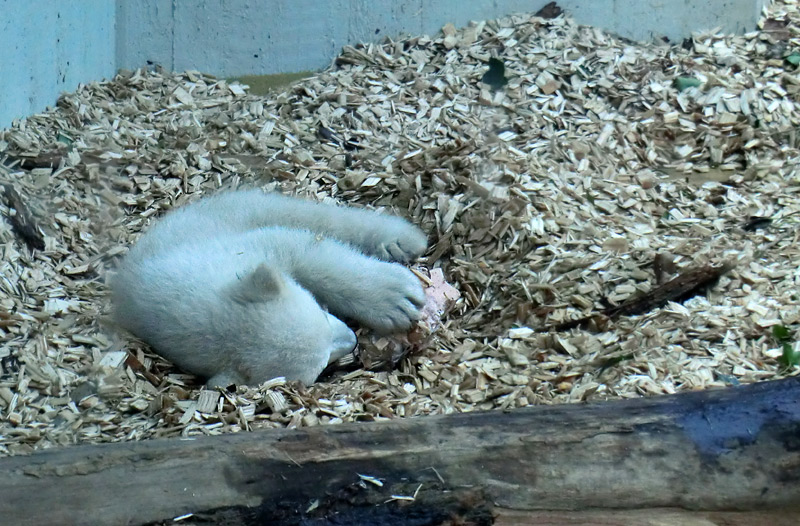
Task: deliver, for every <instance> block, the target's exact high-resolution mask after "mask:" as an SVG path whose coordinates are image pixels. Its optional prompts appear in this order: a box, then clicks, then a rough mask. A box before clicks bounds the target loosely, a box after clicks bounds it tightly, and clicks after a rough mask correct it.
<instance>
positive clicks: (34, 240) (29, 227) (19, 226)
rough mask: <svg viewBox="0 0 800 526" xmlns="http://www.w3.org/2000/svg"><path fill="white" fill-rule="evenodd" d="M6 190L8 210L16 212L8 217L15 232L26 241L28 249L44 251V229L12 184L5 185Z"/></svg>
mask: <svg viewBox="0 0 800 526" xmlns="http://www.w3.org/2000/svg"><path fill="white" fill-rule="evenodd" d="M4 190H5V196H6V200H7V201H8V208H9V209H10V210H13V211H14V214H13V215H10V216H9V217H8V221H9V222H10V223H11V226H12V228H13V229H14V232H16V233H17V235H18V236H19V237H21V238H22V240H23V241H25V244H26V245H28V247H30V248H32V249H33V248H35V249H37V250H44V237H43V236H42V229H41V228H39V226H38V225H37V224H36V221H35V220H34V219H33V214H31V212H30V211H29V210H28V207H27V206H26V205H25V201H23V200H22V197H21V196H20V195H19V193H18V192H17V191H16V190H15V189H14V187H13V186H11V185H10V184H7V185H5V186H4Z"/></svg>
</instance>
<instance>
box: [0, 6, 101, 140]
mask: <svg viewBox="0 0 800 526" xmlns="http://www.w3.org/2000/svg"><path fill="white" fill-rule="evenodd" d="M115 19H116V9H115V3H114V0H70V1H62V0H0V127H4V126H8V125H9V124H11V120H12V119H15V118H18V117H22V116H25V115H30V114H32V113H36V112H39V111H42V110H43V109H44V108H45V107H46V106H48V105H52V104H54V103H55V101H56V99H57V98H58V95H59V94H60V93H61V92H63V91H72V90H74V89H75V88H76V87H77V86H78V84H79V83H80V82H88V81H91V80H98V79H102V78H107V77H111V76H112V75H113V74H114V72H115V71H116V49H115V31H114V25H115Z"/></svg>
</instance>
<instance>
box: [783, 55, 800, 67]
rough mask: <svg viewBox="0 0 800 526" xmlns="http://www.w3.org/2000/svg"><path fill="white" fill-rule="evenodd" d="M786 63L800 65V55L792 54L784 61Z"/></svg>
mask: <svg viewBox="0 0 800 526" xmlns="http://www.w3.org/2000/svg"><path fill="white" fill-rule="evenodd" d="M784 60H785V61H786V62H788V63H789V64H791V65H792V66H798V65H800V53H792V54H791V55H789V56H788V57H786V58H785V59H784Z"/></svg>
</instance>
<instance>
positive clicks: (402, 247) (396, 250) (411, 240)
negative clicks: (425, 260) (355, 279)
mask: <svg viewBox="0 0 800 526" xmlns="http://www.w3.org/2000/svg"><path fill="white" fill-rule="evenodd" d="M427 248H428V239H427V238H426V237H425V234H424V233H423V232H422V230H420V229H419V228H417V227H415V226H414V225H412V224H411V223H409V222H407V221H405V220H403V219H400V218H392V221H391V222H387V224H386V228H383V229H382V231H381V232H380V233H379V234H378V235H377V236H376V238H375V240H374V247H373V250H372V252H373V254H374V255H375V256H376V257H379V258H380V259H382V260H384V261H397V262H400V263H408V262H409V261H413V260H415V259H417V258H418V257H419V256H421V255H422V254H423V253H424V252H425V249H427Z"/></svg>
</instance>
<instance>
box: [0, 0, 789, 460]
mask: <svg viewBox="0 0 800 526" xmlns="http://www.w3.org/2000/svg"><path fill="white" fill-rule="evenodd" d="M798 22H800V13H798V9H797V5H796V0H791V1H788V0H785V1H783V2H778V3H776V4H774V5H773V6H772V7H770V8H769V11H768V12H767V13H766V14H765V17H764V18H763V19H762V21H761V23H760V28H761V29H760V30H759V31H757V32H753V33H749V34H746V35H740V36H731V35H725V34H718V33H715V32H709V33H704V34H698V35H695V36H694V38H693V39H689V40H687V41H685V42H682V43H676V44H669V43H664V42H658V43H652V44H636V43H632V42H629V41H626V40H624V39H620V38H615V37H613V36H611V35H608V34H605V33H603V32H602V31H600V30H598V29H594V28H591V27H582V26H578V25H576V24H575V23H574V22H573V21H572V20H571V19H569V18H565V17H564V16H559V17H556V18H552V19H548V18H542V17H536V16H532V15H519V16H513V17H509V18H505V19H501V20H497V21H489V22H485V23H484V22H481V23H477V24H473V25H471V26H469V27H467V28H465V29H462V30H456V29H455V28H453V27H452V26H446V27H445V28H444V29H443V32H442V33H440V34H439V35H437V36H434V37H427V36H417V37H413V38H407V39H404V40H398V41H387V42H385V43H383V44H381V45H367V46H356V47H348V48H345V49H344V51H343V53H342V55H341V56H340V57H339V58H338V59H337V60H336V62H335V64H334V65H332V66H331V68H330V69H329V70H327V71H324V72H322V73H320V74H318V75H316V76H314V77H312V78H309V79H307V80H304V81H302V82H299V83H296V84H295V85H293V86H290V87H288V88H286V89H285V90H283V91H281V92H276V93H274V94H272V95H270V96H266V97H262V96H254V95H251V94H248V91H247V87H246V86H243V85H240V84H237V83H232V82H226V81H224V80H220V79H216V78H214V77H211V76H209V75H205V74H202V73H198V72H193V71H190V72H186V73H182V74H172V73H167V72H164V71H160V70H156V71H144V70H141V71H135V72H122V73H120V74H119V75H118V76H117V77H116V78H114V79H113V80H112V81H109V82H101V83H93V84H89V85H86V86H81V87H80V89H78V91H77V92H76V93H71V94H66V95H64V96H62V97H61V98H60V100H59V101H58V104H57V106H56V108H55V109H53V110H52V111H48V112H46V113H44V114H41V115H36V116H33V117H30V118H27V119H24V120H21V121H19V122H17V123H15V124H14V126H13V127H12V128H11V129H7V130H4V131H0V160H1V161H2V163H0V164H2V167H0V183H2V184H11V185H13V187H14V188H15V189H16V191H17V193H18V194H19V196H20V199H21V200H22V201H23V203H24V205H20V204H17V205H11V204H10V202H11V201H10V200H9V199H0V202H1V203H2V205H0V214H2V215H3V216H4V219H3V220H2V221H0V250H2V260H0V266H2V268H1V269H0V454H5V455H8V454H22V453H27V452H30V451H32V450H34V449H41V448H47V447H53V446H60V445H66V444H74V443H87V442H113V441H124V440H139V439H144V438H151V437H164V436H178V435H182V436H199V435H208V434H219V433H227V432H237V431H242V430H247V429H254V428H265V427H286V426H289V427H294V426H311V425H318V424H333V423H339V422H349V421H369V420H379V419H388V418H396V417H409V416H416V415H429V414H443V413H454V412H462V411H475V410H486V409H507V408H515V407H523V406H527V405H531V404H551V403H567V402H579V401H584V400H599V399H608V398H630V397H638V396H642V395H654V394H663V393H674V392H678V391H682V390H693V389H704V388H708V387H718V386H726V385H735V384H739V383H747V382H755V381H759V380H769V379H774V378H779V377H782V376H785V375H792V374H797V372H798V368H797V367H788V368H786V367H784V366H782V365H781V364H780V362H779V358H780V356H781V354H782V350H781V346H780V345H779V343H778V342H777V341H776V340H775V338H774V337H773V333H772V331H773V327H774V326H777V325H782V326H785V327H786V328H788V330H789V333H790V334H791V336H792V337H793V338H794V337H798V331H797V328H798V324H799V323H800V302H798V294H800V293H799V292H798V290H799V289H798V287H799V286H800V271H799V270H798V262H800V244H798V242H797V241H798V240H797V238H798V223H799V222H800V214H798V213H797V212H798V211H800V176H799V175H798V171H797V166H798V157H799V156H800V151H799V150H798V137H797V132H796V130H797V129H798V125H800V106H798V104H797V103H796V102H795V100H794V99H795V97H796V96H797V93H798V91H800V74H799V73H798V71H797V70H796V69H795V65H794V64H796V63H797V62H798V60H796V59H798V58H800V56H798V55H796V53H798V50H800V25H799V23H798ZM492 57H495V58H498V59H500V60H501V61H502V62H503V63H504V64H505V73H504V75H505V80H506V81H507V82H506V84H505V85H504V86H502V87H499V89H494V88H493V87H491V86H489V85H487V84H486V83H484V82H482V78H483V76H484V74H485V73H486V71H487V63H488V61H489V59H490V58H492ZM493 82H494V84H495V85H496V86H499V85H500V84H502V83H503V78H502V76H501V77H499V78H497V76H496V75H495V78H494V79H493ZM697 84H699V85H697ZM240 185H245V186H248V185H249V186H252V185H256V186H258V187H262V188H265V189H274V190H279V191H282V192H286V193H289V194H298V195H301V196H306V197H310V198H313V199H320V200H328V199H334V198H335V199H336V200H338V201H341V202H348V203H357V204H359V205H365V206H375V207H391V208H393V209H394V210H395V211H396V212H397V213H399V214H402V215H405V216H407V217H409V218H410V219H412V220H413V221H414V222H416V223H418V224H420V225H421V226H422V227H423V228H424V229H425V231H426V232H428V233H429V236H430V241H431V249H430V251H429V252H428V255H427V257H426V258H424V259H423V261H422V262H421V266H422V267H424V268H426V269H435V268H439V269H441V271H442V272H443V275H444V277H445V279H446V281H447V282H448V283H450V284H452V285H454V286H455V287H456V288H457V289H458V291H459V292H460V293H461V298H460V299H458V301H457V302H456V303H455V304H454V306H453V307H452V309H451V310H450V312H449V313H446V314H445V316H444V318H443V319H442V322H441V325H440V327H438V329H437V330H436V332H435V333H434V334H433V335H432V336H430V337H429V338H425V339H423V340H419V341H417V345H416V347H415V349H414V352H413V353H412V354H411V355H410V356H408V357H406V358H404V359H403V360H401V361H400V363H399V364H397V366H396V368H394V369H392V370H389V371H368V370H365V369H363V368H359V369H355V370H352V371H350V372H338V373H334V374H333V375H332V376H329V377H327V378H326V379H324V380H323V381H321V382H319V383H317V384H315V385H313V386H310V387H304V386H300V385H294V384H287V383H286V382H284V381H282V380H280V379H276V380H274V381H272V382H268V383H267V384H264V385H261V386H258V387H256V386H251V387H241V388H239V390H238V391H236V392H216V391H207V390H204V389H203V388H202V382H201V381H200V380H198V379H197V378H194V377H191V376H188V375H185V374H182V373H181V372H180V371H179V370H177V369H175V368H174V367H172V366H171V365H170V364H169V363H167V362H165V361H164V360H162V359H160V358H158V357H157V356H156V355H154V354H153V353H152V352H150V350H149V349H148V348H147V347H146V346H145V345H144V344H142V343H139V342H136V341H134V340H132V339H131V338H130V337H129V336H127V335H125V334H122V333H120V332H117V331H116V330H115V329H114V327H113V325H112V324H111V323H110V321H109V317H108V312H109V302H108V288H107V286H106V276H107V272H108V271H109V270H111V269H113V267H114V264H115V261H116V260H117V259H118V257H119V256H120V255H121V254H123V253H124V252H125V250H126V249H127V247H128V246H129V245H130V244H131V243H133V242H135V240H136V239H137V237H138V236H139V234H140V232H141V231H142V229H143V228H145V227H146V226H147V225H148V223H150V222H151V221H152V220H153V219H154V218H156V217H158V216H159V215H160V214H161V213H163V212H164V211H166V210H168V209H171V208H173V207H175V206H177V205H180V204H182V203H185V202H188V201H192V200H194V199H196V198H198V197H200V196H201V195H203V194H208V193H211V192H214V191H216V190H217V189H219V188H227V187H235V186H240ZM6 197H8V196H6ZM22 208H27V209H28V211H29V212H30V216H31V218H33V220H35V222H37V223H38V226H39V227H40V229H41V231H42V232H43V242H44V249H43V250H38V249H33V248H31V247H33V246H36V244H37V243H41V239H39V240H38V241H37V239H36V230H35V228H34V233H33V234H30V232H29V236H28V237H27V238H26V237H24V235H23V232H22V230H21V229H16V228H12V226H11V224H12V221H13V220H14V217H22V216H21V215H20V214H21V213H23V212H24V211H23V210H18V209H22ZM12 209H13V210H12ZM751 218H757V219H755V220H751ZM26 240H27V241H26ZM654 262H656V263H657V264H656V265H655V268H654ZM723 263H725V264H728V265H730V266H731V269H730V270H729V271H727V273H725V274H724V275H722V276H721V277H720V278H719V280H718V281H717V282H716V284H714V285H713V286H711V287H706V288H707V290H706V291H705V292H703V293H701V294H699V295H695V296H694V297H693V298H691V299H688V300H686V301H684V302H683V303H680V302H678V301H672V300H671V299H672V298H670V297H666V298H665V299H664V302H665V304H664V305H656V304H653V305H647V309H648V310H647V311H646V312H641V313H637V314H629V312H633V311H629V310H625V309H622V310H621V311H620V309H618V308H617V307H618V306H619V305H621V304H623V302H624V301H625V300H627V299H629V298H631V297H636V295H637V294H645V296H643V297H646V294H647V293H648V291H651V289H654V287H656V286H657V285H658V283H665V282H668V280H669V279H670V278H673V277H675V276H678V277H679V278H680V276H681V275H682V273H685V272H692V271H693V269H697V268H700V269H703V268H706V269H707V268H712V266H714V265H720V264H723ZM713 268H716V267H713ZM726 268H727V267H726ZM657 274H658V279H657ZM664 302H662V303H664ZM640 303H641V302H640ZM596 313H601V314H598V315H597V316H594V317H593V318H592V315H594V314H596ZM602 313H606V314H609V313H610V314H609V315H607V316H606V315H604V314H602ZM614 313H616V314H617V315H611V314H614ZM587 316H588V317H590V318H592V319H590V320H589V322H588V323H587V324H580V325H578V326H575V327H566V328H565V327H564V326H563V325H562V326H561V327H560V330H558V331H555V330H550V331H547V330H544V331H541V330H540V329H543V328H547V327H551V328H552V327H554V326H558V325H559V324H563V323H564V322H567V321H569V320H575V319H578V318H583V317H587ZM361 338H362V341H363V342H364V347H363V349H367V348H371V347H381V345H384V346H385V345H386V342H382V341H381V340H378V341H377V342H375V341H374V340H373V339H370V338H368V337H367V336H366V335H361Z"/></svg>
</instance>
